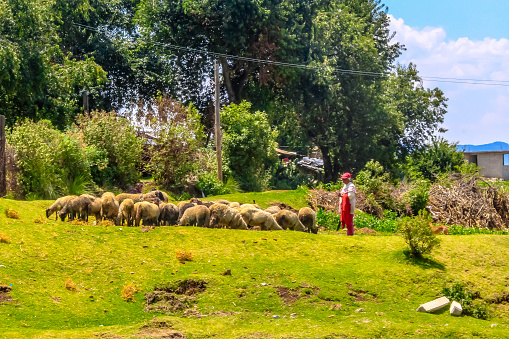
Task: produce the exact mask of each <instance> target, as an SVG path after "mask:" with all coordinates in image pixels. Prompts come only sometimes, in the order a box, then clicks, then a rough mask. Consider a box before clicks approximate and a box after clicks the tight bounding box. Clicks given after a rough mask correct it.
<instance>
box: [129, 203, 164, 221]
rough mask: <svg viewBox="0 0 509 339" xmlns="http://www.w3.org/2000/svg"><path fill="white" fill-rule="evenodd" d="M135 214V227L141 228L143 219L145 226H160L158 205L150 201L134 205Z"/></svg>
mask: <svg viewBox="0 0 509 339" xmlns="http://www.w3.org/2000/svg"><path fill="white" fill-rule="evenodd" d="M134 214H135V216H134V222H135V226H140V220H142V219H143V225H144V226H149V225H151V226H156V225H158V224H159V207H158V206H157V205H156V204H152V203H150V202H148V201H142V202H137V203H135V204H134Z"/></svg>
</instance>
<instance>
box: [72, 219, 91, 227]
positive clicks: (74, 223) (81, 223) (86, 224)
mask: <svg viewBox="0 0 509 339" xmlns="http://www.w3.org/2000/svg"><path fill="white" fill-rule="evenodd" d="M71 225H74V226H89V224H88V222H86V221H80V220H73V221H71Z"/></svg>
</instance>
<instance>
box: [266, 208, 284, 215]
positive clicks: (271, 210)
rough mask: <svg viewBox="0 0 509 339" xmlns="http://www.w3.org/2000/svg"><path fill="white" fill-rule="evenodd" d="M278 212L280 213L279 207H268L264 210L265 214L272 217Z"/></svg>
mask: <svg viewBox="0 0 509 339" xmlns="http://www.w3.org/2000/svg"><path fill="white" fill-rule="evenodd" d="M279 211H281V208H280V207H279V206H270V207H268V208H266V209H265V212H269V213H270V214H272V215H274V214H276V213H277V212H279Z"/></svg>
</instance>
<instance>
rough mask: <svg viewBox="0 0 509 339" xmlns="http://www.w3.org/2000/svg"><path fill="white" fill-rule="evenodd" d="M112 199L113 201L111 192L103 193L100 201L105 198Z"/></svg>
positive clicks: (113, 195)
mask: <svg viewBox="0 0 509 339" xmlns="http://www.w3.org/2000/svg"><path fill="white" fill-rule="evenodd" d="M108 196H109V197H112V198H113V199H115V193H113V192H105V193H103V195H101V199H104V198H105V197H108Z"/></svg>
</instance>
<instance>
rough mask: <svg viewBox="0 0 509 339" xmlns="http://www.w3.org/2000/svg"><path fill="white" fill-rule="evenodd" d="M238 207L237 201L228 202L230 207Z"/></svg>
mask: <svg viewBox="0 0 509 339" xmlns="http://www.w3.org/2000/svg"><path fill="white" fill-rule="evenodd" d="M238 207H240V204H239V203H238V202H232V203H231V204H230V208H238Z"/></svg>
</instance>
